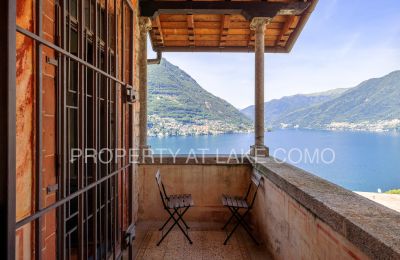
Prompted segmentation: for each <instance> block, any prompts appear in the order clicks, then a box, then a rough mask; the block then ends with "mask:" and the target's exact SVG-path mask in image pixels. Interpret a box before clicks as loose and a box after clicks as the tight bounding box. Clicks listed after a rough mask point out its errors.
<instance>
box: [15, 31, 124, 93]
mask: <svg viewBox="0 0 400 260" xmlns="http://www.w3.org/2000/svg"><path fill="white" fill-rule="evenodd" d="M17 32H19V33H21V34H23V35H25V36H28V37H30V38H32V39H34V40H35V41H38V42H40V43H42V44H43V45H45V46H47V47H49V48H52V49H53V50H55V51H57V52H59V53H61V54H62V55H65V56H67V57H68V58H70V59H72V60H74V61H76V62H78V63H80V64H81V65H84V66H86V67H88V68H90V69H92V70H94V71H96V72H97V73H99V74H101V75H103V76H105V77H107V78H109V79H111V80H113V81H115V82H117V83H119V84H121V85H126V84H125V83H124V82H122V81H120V80H119V79H117V78H115V77H113V76H111V75H109V74H108V73H106V72H104V71H103V70H101V69H98V68H96V67H95V66H93V65H92V64H90V63H88V62H86V61H84V60H82V59H81V58H78V57H77V56H75V55H73V54H71V53H69V52H67V51H65V50H64V49H62V48H60V47H58V46H57V45H54V44H53V43H51V42H49V41H46V40H44V39H42V38H40V37H38V36H37V35H36V34H34V33H32V32H30V31H28V30H25V29H23V28H21V27H19V26H17Z"/></svg>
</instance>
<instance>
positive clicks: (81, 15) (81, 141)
mask: <svg viewBox="0 0 400 260" xmlns="http://www.w3.org/2000/svg"><path fill="white" fill-rule="evenodd" d="M78 3H79V4H80V8H79V7H78V10H79V11H78V20H79V26H78V57H79V58H80V59H82V60H83V59H84V51H85V50H84V37H85V35H84V34H85V24H84V23H85V2H84V0H80V1H78ZM81 65H82V64H79V65H78V75H79V76H78V98H79V101H78V107H79V108H78V118H79V119H78V120H79V121H78V122H79V123H78V146H79V148H80V149H81V151H83V150H84V149H85V138H84V131H85V127H84V126H85V86H84V80H85V75H84V67H83V66H81ZM78 164H79V166H78V187H79V188H80V189H82V188H83V187H84V173H85V166H84V159H83V158H82V157H80V158H79V160H78ZM84 208H85V205H84V193H82V194H81V195H79V196H78V212H79V213H78V219H79V220H78V252H79V259H84V241H85V240H84V227H83V221H84Z"/></svg>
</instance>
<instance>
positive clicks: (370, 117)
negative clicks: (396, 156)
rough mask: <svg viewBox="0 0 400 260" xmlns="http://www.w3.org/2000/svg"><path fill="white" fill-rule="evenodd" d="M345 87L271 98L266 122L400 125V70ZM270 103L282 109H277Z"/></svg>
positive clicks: (310, 125)
mask: <svg viewBox="0 0 400 260" xmlns="http://www.w3.org/2000/svg"><path fill="white" fill-rule="evenodd" d="M342 90H343V92H342ZM342 90H339V92H338V91H337V90H335V91H334V92H330V95H326V93H327V92H323V93H322V95H321V93H319V94H315V95H308V97H304V95H300V96H301V97H299V96H298V95H297V96H292V97H288V98H282V99H280V100H277V101H276V100H275V101H271V102H267V104H266V113H267V116H266V120H268V119H269V121H266V123H267V124H269V125H272V126H274V127H294V128H314V129H342V130H349V129H350V130H370V131H385V130H390V129H400V71H394V72H392V73H390V74H388V75H386V76H384V77H381V78H374V79H369V80H366V81H364V82H362V83H361V84H359V85H358V86H356V87H353V88H350V89H342ZM324 93H325V94H324ZM328 93H329V92H328ZM310 97H313V98H311V99H310ZM288 99H289V101H290V104H288ZM275 103H277V104H275ZM307 103H308V104H307ZM273 104H275V105H274V106H272V105H273ZM268 107H281V108H282V109H281V110H280V111H279V112H275V111H274V110H273V109H270V110H268ZM285 108H286V110H285ZM245 112H246V111H243V113H245Z"/></svg>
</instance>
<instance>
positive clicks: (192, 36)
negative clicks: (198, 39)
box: [187, 14, 195, 48]
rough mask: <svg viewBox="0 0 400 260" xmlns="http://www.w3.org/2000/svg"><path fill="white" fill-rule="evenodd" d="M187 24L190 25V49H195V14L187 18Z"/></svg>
mask: <svg viewBox="0 0 400 260" xmlns="http://www.w3.org/2000/svg"><path fill="white" fill-rule="evenodd" d="M187 24H188V39H189V47H192V48H193V47H194V46H195V42H194V41H195V39H194V38H195V36H194V34H195V32H194V18H193V14H189V15H188V16H187Z"/></svg>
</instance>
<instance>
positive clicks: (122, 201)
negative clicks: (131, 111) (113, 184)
mask: <svg viewBox="0 0 400 260" xmlns="http://www.w3.org/2000/svg"><path fill="white" fill-rule="evenodd" d="M121 43H122V46H121V48H122V51H121V79H122V81H124V82H125V1H124V0H121ZM121 89H124V87H123V86H121ZM122 92H123V91H122ZM122 99H123V100H124V96H122ZM125 106H126V102H124V101H122V108H121V110H122V111H121V125H122V130H121V143H122V149H125V148H126V147H125ZM123 163H124V165H125V161H124V162H123ZM124 203H125V171H124V172H123V174H122V177H121V213H122V214H121V227H123V226H124V218H125V214H124V212H125V211H124V208H125V205H124Z"/></svg>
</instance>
